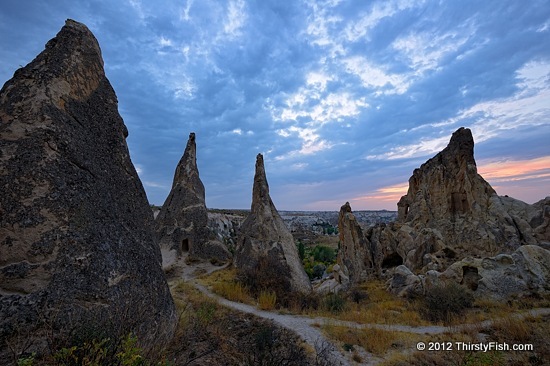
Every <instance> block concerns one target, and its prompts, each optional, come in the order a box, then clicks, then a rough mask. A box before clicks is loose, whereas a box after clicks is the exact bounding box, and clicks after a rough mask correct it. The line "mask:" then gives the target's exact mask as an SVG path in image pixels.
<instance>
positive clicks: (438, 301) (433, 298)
mask: <svg viewBox="0 0 550 366" xmlns="http://www.w3.org/2000/svg"><path fill="white" fill-rule="evenodd" d="M424 303H425V307H424V316H425V317H426V318H427V319H429V320H432V321H444V322H449V321H450V320H451V319H452V317H453V316H456V315H461V314H462V313H463V312H464V310H466V309H468V308H471V307H472V305H473V303H474V295H472V293H471V292H470V291H469V290H467V289H466V288H464V287H462V286H460V285H458V284H456V283H450V284H447V285H440V286H435V287H432V288H430V289H429V290H428V291H427V292H426V297H425V298H424Z"/></svg>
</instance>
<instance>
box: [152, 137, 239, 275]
mask: <svg viewBox="0 0 550 366" xmlns="http://www.w3.org/2000/svg"><path fill="white" fill-rule="evenodd" d="M155 227H156V233H157V239H158V243H159V245H160V248H161V252H162V262H163V263H162V265H163V268H165V269H168V268H169V267H170V266H172V265H173V264H174V263H175V262H176V260H177V259H178V257H180V256H181V255H182V254H183V253H189V254H190V255H191V256H192V257H196V258H204V259H209V258H217V259H221V260H226V259H228V258H229V257H230V256H231V254H230V253H229V251H228V250H227V249H226V248H225V247H224V246H223V244H222V243H220V242H218V241H215V240H212V241H210V240H209V238H210V236H211V233H210V230H209V229H208V211H207V209H206V203H205V192H204V185H203V184H202V181H201V179H200V177H199V169H198V167H197V145H196V142H195V133H193V132H192V133H191V134H189V140H188V141H187V146H186V147H185V152H184V153H183V156H182V158H181V160H180V161H179V163H178V166H177V167H176V172H175V174H174V181H173V183H172V190H171V191H170V194H169V195H168V197H167V198H166V201H165V202H164V205H162V208H161V210H160V212H159V214H158V216H157V218H156V220H155Z"/></svg>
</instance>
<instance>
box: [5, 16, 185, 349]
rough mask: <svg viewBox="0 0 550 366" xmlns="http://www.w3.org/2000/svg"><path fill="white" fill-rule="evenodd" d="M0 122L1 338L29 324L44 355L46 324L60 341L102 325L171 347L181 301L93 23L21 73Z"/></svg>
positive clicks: (75, 29)
mask: <svg viewBox="0 0 550 366" xmlns="http://www.w3.org/2000/svg"><path fill="white" fill-rule="evenodd" d="M0 119H1V123H0V191H1V192H2V194H0V339H3V340H7V341H9V340H10V339H12V338H13V337H17V336H18V335H20V331H21V329H24V330H26V331H28V334H30V335H32V336H31V337H30V341H31V343H32V346H31V348H29V349H28V350H27V351H29V352H32V351H36V352H39V353H40V352H42V351H43V350H44V349H42V348H41V346H44V345H45V344H46V338H45V337H44V338H41V335H44V334H45V331H46V330H44V329H40V324H41V323H45V324H48V329H47V331H48V332H50V331H51V329H59V332H56V335H55V336H62V335H63V333H64V331H67V332H70V331H74V330H75V329H77V328H78V327H81V326H82V324H93V325H94V326H96V327H97V329H102V330H103V331H105V332H106V334H109V336H113V337H116V336H120V335H121V334H117V332H118V333H120V332H124V335H127V334H128V332H133V333H135V334H136V335H138V337H140V339H141V340H143V341H144V342H143V343H144V344H155V343H158V342H160V343H162V342H165V341H166V340H167V339H168V338H169V337H170V336H171V333H172V332H173V330H174V326H175V322H174V320H175V308H174V304H173V301H172V298H171V296H170V292H169V289H168V286H167V283H166V280H165V277H164V275H163V273H162V269H161V266H160V264H161V254H160V251H159V249H158V246H157V245H156V243H155V241H154V237H153V218H152V214H151V210H150V208H149V205H148V202H147V198H146V196H145V191H144V189H143V187H142V185H141V182H140V180H139V178H138V175H137V173H136V170H135V169H134V166H133V164H132V162H131V160H130V156H129V152H128V147H127V145H126V136H127V135H128V131H127V130H126V127H125V126H124V122H123V120H122V118H121V117H120V115H119V113H118V104H117V97H116V95H115V92H114V91H113V88H112V87H111V84H110V83H109V81H108V80H107V78H106V77H105V72H104V70H103V60H102V57H101V51H100V48H99V45H98V42H97V40H96V39H95V37H94V36H93V34H92V33H91V32H90V31H89V30H88V28H87V27H86V26H85V25H83V24H80V23H77V22H75V21H72V20H67V22H66V24H65V26H64V27H63V28H62V29H61V31H60V32H59V33H58V34H57V36H56V37H55V38H53V39H52V40H50V41H49V42H48V43H47V45H46V49H45V50H44V51H43V52H42V53H41V54H40V55H38V56H37V57H36V58H35V59H34V60H33V61H32V62H31V63H30V64H28V65H27V66H25V67H23V68H21V69H19V70H17V71H16V72H15V75H14V77H13V78H12V79H11V80H9V81H8V82H6V84H5V85H4V87H3V88H2V90H1V91H0ZM144 294H146V296H144ZM126 314H133V315H132V317H131V319H130V318H128V317H127V315H126ZM44 321H45V322H44ZM115 324H116V325H117V327H116V329H115V327H113V325H115ZM49 341H51V339H49ZM33 342H34V343H33ZM6 344H7V342H4V341H2V342H0V359H6V358H4V357H3V355H4V352H5V351H6V350H5V349H4V347H5V345H6Z"/></svg>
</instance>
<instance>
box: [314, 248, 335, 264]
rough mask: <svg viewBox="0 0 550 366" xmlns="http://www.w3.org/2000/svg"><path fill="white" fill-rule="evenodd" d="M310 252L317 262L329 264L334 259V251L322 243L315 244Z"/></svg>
mask: <svg viewBox="0 0 550 366" xmlns="http://www.w3.org/2000/svg"><path fill="white" fill-rule="evenodd" d="M312 254H313V259H315V260H316V261H317V262H323V263H326V264H331V263H332V262H334V261H335V260H336V251H335V250H334V249H332V248H330V247H326V246H324V245H317V246H316V247H315V248H314V249H313V253H312Z"/></svg>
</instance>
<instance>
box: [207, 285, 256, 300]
mask: <svg viewBox="0 0 550 366" xmlns="http://www.w3.org/2000/svg"><path fill="white" fill-rule="evenodd" d="M212 291H214V293H216V294H218V295H220V296H222V297H224V298H226V299H228V300H231V301H237V302H243V303H250V294H249V293H248V291H247V289H246V288H245V287H244V286H243V285H241V284H240V283H239V282H220V283H215V284H214V286H212Z"/></svg>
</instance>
